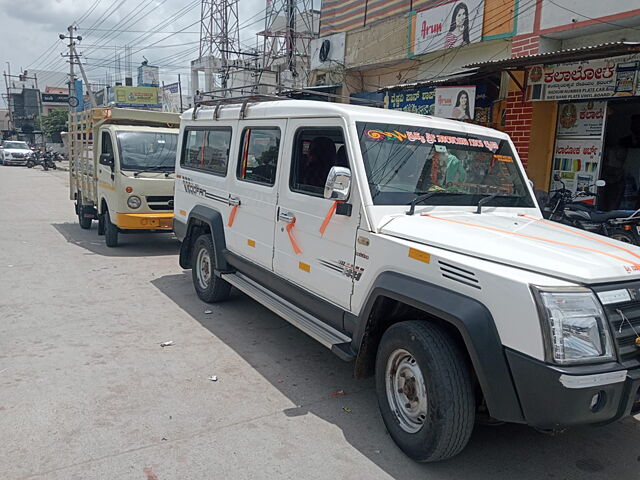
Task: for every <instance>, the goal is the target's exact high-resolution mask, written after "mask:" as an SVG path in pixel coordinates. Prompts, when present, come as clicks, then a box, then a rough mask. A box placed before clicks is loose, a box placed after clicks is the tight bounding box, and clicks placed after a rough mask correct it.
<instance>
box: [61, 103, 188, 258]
mask: <svg viewBox="0 0 640 480" xmlns="http://www.w3.org/2000/svg"><path fill="white" fill-rule="evenodd" d="M177 118H178V117H177V115H175V114H167V113H161V112H151V111H135V110H126V109H94V110H92V111H89V112H86V113H83V114H75V121H72V122H70V123H71V127H70V133H69V138H70V141H69V159H70V162H71V165H70V176H71V182H70V185H71V198H72V199H74V200H76V212H77V214H78V219H79V223H80V226H81V227H82V228H86V229H88V228H90V227H91V224H92V221H93V220H94V219H97V220H98V235H104V236H105V242H106V245H107V246H108V247H115V246H117V245H118V237H119V234H121V233H131V232H168V231H171V229H172V220H173V190H174V181H175V173H174V169H175V155H176V151H177V141H178V130H177V128H174V127H173V126H174V125H177ZM87 127H88V130H89V131H90V132H91V134H90V135H87V134H86V129H87ZM83 129H85V130H84V131H83Z"/></svg>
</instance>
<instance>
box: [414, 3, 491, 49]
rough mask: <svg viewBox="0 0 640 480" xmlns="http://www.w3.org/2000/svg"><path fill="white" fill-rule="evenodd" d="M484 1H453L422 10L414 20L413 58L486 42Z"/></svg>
mask: <svg viewBox="0 0 640 480" xmlns="http://www.w3.org/2000/svg"><path fill="white" fill-rule="evenodd" d="M483 15H484V0H453V1H450V2H446V3H444V4H440V5H438V6H436V7H433V8H427V9H425V10H421V11H419V12H418V13H416V14H415V15H413V17H412V19H411V22H412V24H411V31H412V36H411V39H412V43H411V45H410V47H411V48H410V51H411V53H412V54H413V55H421V54H423V53H428V52H435V51H436V50H443V49H448V48H455V47H461V46H463V45H467V44H469V43H475V42H479V41H481V40H482V21H483Z"/></svg>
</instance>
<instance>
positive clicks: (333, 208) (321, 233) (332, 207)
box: [320, 200, 338, 235]
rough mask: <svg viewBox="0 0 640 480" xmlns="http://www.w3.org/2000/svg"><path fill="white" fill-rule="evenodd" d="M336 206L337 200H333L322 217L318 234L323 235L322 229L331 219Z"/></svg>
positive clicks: (323, 229)
mask: <svg viewBox="0 0 640 480" xmlns="http://www.w3.org/2000/svg"><path fill="white" fill-rule="evenodd" d="M336 208H338V201H337V200H336V201H335V202H333V205H331V208H330V209H329V211H328V212H327V215H326V216H325V217H324V220H323V222H322V225H320V235H324V231H325V230H326V229H327V227H328V226H329V222H330V221H331V217H333V214H334V213H336Z"/></svg>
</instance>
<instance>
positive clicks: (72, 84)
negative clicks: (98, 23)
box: [58, 25, 82, 114]
mask: <svg viewBox="0 0 640 480" xmlns="http://www.w3.org/2000/svg"><path fill="white" fill-rule="evenodd" d="M76 30H77V27H75V26H73V25H69V28H67V32H69V35H65V34H64V33H61V34H60V35H58V37H59V38H60V40H65V39H68V40H69V45H68V47H69V54H68V55H67V56H68V57H69V114H73V113H74V111H75V108H76V106H77V105H78V103H77V102H79V99H78V98H77V97H76V75H75V71H74V65H75V62H76V59H75V54H74V51H75V46H76V40H78V41H81V40H82V37H81V36H80V35H78V36H74V35H73V33H74V31H76ZM63 56H65V55H63ZM74 103H75V105H73V104H74Z"/></svg>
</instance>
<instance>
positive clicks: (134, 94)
mask: <svg viewBox="0 0 640 480" xmlns="http://www.w3.org/2000/svg"><path fill="white" fill-rule="evenodd" d="M113 95H114V101H115V103H116V105H118V106H127V107H143V106H150V107H158V106H159V102H158V88H156V87H120V86H119V87H113Z"/></svg>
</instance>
